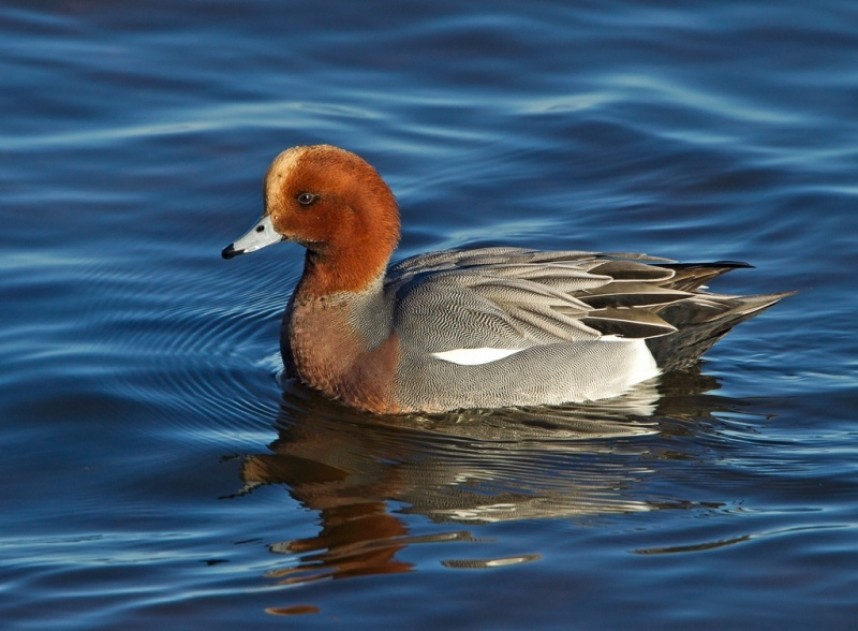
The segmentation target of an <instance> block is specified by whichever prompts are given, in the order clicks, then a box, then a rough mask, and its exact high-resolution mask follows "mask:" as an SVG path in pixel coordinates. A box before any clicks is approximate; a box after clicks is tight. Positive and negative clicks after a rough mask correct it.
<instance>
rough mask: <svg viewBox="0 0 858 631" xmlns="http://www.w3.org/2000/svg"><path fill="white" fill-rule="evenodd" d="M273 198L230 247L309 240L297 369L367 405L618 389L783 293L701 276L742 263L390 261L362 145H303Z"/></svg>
mask: <svg viewBox="0 0 858 631" xmlns="http://www.w3.org/2000/svg"><path fill="white" fill-rule="evenodd" d="M264 192H265V213H264V214H263V216H262V219H260V220H259V222H258V223H256V225H254V226H253V228H251V230H250V231H249V232H248V233H247V234H246V235H244V236H243V237H241V238H240V239H238V240H237V241H236V242H235V243H232V244H230V245H229V246H227V247H226V248H224V250H223V257H224V258H232V257H233V256H236V255H238V254H246V253H248V252H253V251H255V250H259V249H260V248H263V247H265V246H268V245H271V244H273V243H279V242H280V241H295V242H296V243H299V244H300V245H302V246H304V247H305V248H306V249H307V253H306V258H305V261H304V274H303V276H302V277H301V280H300V281H299V283H298V286H297V288H296V289H295V292H294V293H293V295H292V298H291V300H290V301H289V304H288V306H287V307H286V311H285V313H284V315H283V325H282V328H281V332H280V350H281V353H282V355H283V363H284V365H285V367H286V374H287V375H288V376H290V377H295V378H297V379H299V380H300V381H302V382H304V383H305V384H307V385H308V386H310V387H312V388H315V389H316V390H318V391H320V392H322V393H324V394H325V395H327V396H328V397H331V398H334V399H337V400H339V401H341V402H343V403H345V404H347V405H350V406H353V407H356V408H361V409H363V410H367V411H370V412H379V413H403V412H417V411H424V412H437V411H444V410H452V409H458V408H496V407H505V406H524V405H538V404H559V403H564V402H582V401H589V400H596V399H603V398H608V397H614V396H618V395H621V394H623V393H624V392H626V391H628V390H629V389H630V388H631V387H632V386H633V385H634V384H636V383H638V382H642V381H645V380H648V379H652V378H653V377H656V376H657V375H658V374H660V373H661V372H663V371H667V370H675V369H681V368H683V367H687V366H688V365H690V364H692V363H693V362H694V361H696V360H697V358H698V357H699V356H700V355H701V354H702V353H703V352H705V351H706V350H707V349H708V348H709V347H711V346H712V344H714V343H715V342H716V341H717V340H718V339H719V338H720V337H721V336H723V335H724V334H725V333H727V332H728V331H729V330H730V329H731V328H732V327H733V326H734V325H736V324H738V323H739V322H741V321H743V320H746V319H748V318H750V317H752V316H753V315H755V314H757V313H759V312H760V311H762V310H763V309H765V308H766V307H769V306H771V305H773V304H775V303H776V302H778V301H779V300H780V299H781V298H783V297H784V296H786V295H788V293H779V294H768V295H762V296H725V295H718V294H711V293H704V292H703V291H701V289H702V286H703V284H704V283H706V282H707V281H709V280H711V279H713V278H714V277H716V276H718V275H720V274H723V273H724V272H727V271H730V270H732V269H735V268H738V267H749V266H748V265H747V264H745V263H734V262H716V263H702V264H681V263H675V262H673V261H670V260H668V259H662V258H655V257H650V256H646V255H643V254H626V253H623V254H617V253H612V254H603V253H593V252H579V251H559V252H541V251H537V250H527V249H521V248H506V247H494V248H478V249H472V250H448V251H443V252H432V253H429V254H421V255H418V256H413V257H411V258H409V259H406V260H404V261H402V262H400V263H398V264H396V265H393V266H391V267H388V261H389V260H390V257H391V255H392V253H393V251H394V249H395V248H396V245H397V242H398V241H399V211H398V207H397V203H396V199H395V198H394V196H393V193H392V192H391V191H390V189H389V188H388V186H387V185H386V184H385V182H384V180H382V178H381V176H379V174H378V173H377V172H376V170H375V169H374V168H373V167H372V166H370V165H369V164H368V163H367V162H366V161H364V160H363V159H362V158H360V157H359V156H357V155H355V154H354V153H351V152H349V151H345V150H343V149H340V148H337V147H333V146H329V145H318V146H307V147H293V148H291V149H287V150H286V151H284V152H283V153H281V154H280V155H279V156H277V157H276V158H275V159H274V162H273V163H272V164H271V167H270V168H269V169H268V173H267V174H266V177H265V191H264Z"/></svg>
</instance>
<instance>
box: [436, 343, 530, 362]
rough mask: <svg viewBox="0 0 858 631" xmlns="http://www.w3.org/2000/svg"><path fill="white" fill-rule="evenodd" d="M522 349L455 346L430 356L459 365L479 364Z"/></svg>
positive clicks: (494, 360) (493, 360)
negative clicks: (450, 349)
mask: <svg viewBox="0 0 858 631" xmlns="http://www.w3.org/2000/svg"><path fill="white" fill-rule="evenodd" d="M523 350H524V349H523V348H488V347H483V348H456V349H454V350H452V351H442V352H440V353H432V357H437V358H438V359H441V360H443V361H445V362H450V363H451V364H459V365H460V366H479V365H480V364H490V363H491V362H496V361H498V360H499V359H503V358H504V357H509V356H510V355H514V354H515V353H518V352H521V351H523Z"/></svg>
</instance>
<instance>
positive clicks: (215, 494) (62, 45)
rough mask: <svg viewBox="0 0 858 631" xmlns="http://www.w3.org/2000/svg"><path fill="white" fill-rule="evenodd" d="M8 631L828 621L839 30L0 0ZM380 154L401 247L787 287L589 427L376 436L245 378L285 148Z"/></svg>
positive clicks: (261, 356)
mask: <svg viewBox="0 0 858 631" xmlns="http://www.w3.org/2000/svg"><path fill="white" fill-rule="evenodd" d="M0 77H2V79H0V82H1V83H2V90H0V121H2V124H0V147H2V150H0V156H2V169H0V212H2V217H3V226H4V229H3V230H2V231H0V242H1V243H2V248H3V249H2V252H3V259H2V275H0V301H2V310H0V323H2V326H0V356H2V357H3V362H2V373H0V393H2V396H0V440H2V445H3V447H4V450H3V458H2V460H0V480H2V482H0V498H2V505H3V507H4V510H3V511H2V516H0V586H2V587H0V620H2V621H3V624H2V627H3V628H9V629H61V628H62V629H117V628H122V629H152V628H157V627H160V628H170V629H173V628H175V629H188V628H207V629H232V628H279V627H281V626H283V625H292V626H294V625H302V626H308V627H313V626H316V627H321V628H327V627H328V626H336V625H341V626H342V625H350V627H354V628H378V626H380V625H382V624H383V625H387V626H389V627H391V628H402V627H408V628H415V629H417V628H427V629H429V628H439V627H442V626H446V627H459V628H461V627H480V628H522V627H535V628H569V627H570V625H574V626H575V628H581V629H585V628H600V629H603V628H619V627H622V628H628V627H635V628H660V629H671V628H675V629H687V628H690V627H691V626H693V627H694V628H699V629H723V628H725V627H727V626H731V627H739V628H758V629H767V628H768V629H784V628H830V629H847V628H853V626H854V624H855V623H854V620H855V618H856V615H858V597H856V594H858V574H856V571H855V570H856V568H858V466H856V462H858V430H856V424H855V409H856V408H858V362H856V357H858V337H856V335H855V333H856V327H855V313H856V307H858V299H856V297H855V296H856V293H855V291H854V287H855V282H854V274H855V270H856V268H858V254H856V252H858V209H856V201H858V186H856V178H855V176H856V164H858V149H856V147H858V122H856V121H858V119H856V116H855V114H856V107H858V87H857V86H858V7H856V6H855V3H854V2H852V1H851V0H840V1H838V0H820V1H819V2H814V3H804V2H798V1H797V0H788V1H787V2H779V3H774V2H763V1H761V0H757V1H752V2H699V3H694V4H689V6H686V7H680V6H677V5H676V4H675V3H670V2H635V1H631V0H630V1H626V2H620V1H608V2H581V3H575V4H574V5H573V4H572V3H566V2H529V3H526V6H525V4H522V3H513V2H499V1H498V2H488V1H478V2H469V3H466V4H462V3H458V2H437V1H436V2H425V3H423V2H420V3H405V4H403V3H397V2H391V1H385V0H372V1H370V2H363V3H352V2H329V3H325V5H324V7H322V6H320V5H318V4H314V3H277V2H270V1H264V0H253V1H249V2H243V3H201V2H180V3H176V2H162V1H157V0H156V1H154V2H149V3H145V5H140V4H139V3H130V2H124V3H123V2H114V3H103V2H94V1H76V2H72V1H67V2H58V1H53V2H51V1H46V2H41V3H37V4H31V3H18V2H14V1H13V2H11V3H9V2H7V3H6V4H4V6H3V7H2V8H0ZM315 142H328V143H332V144H337V145H341V146H344V147H346V148H349V149H351V150H354V151H357V152H358V153H360V154H362V155H364V156H365V157H367V158H368V159H369V160H370V161H371V162H372V163H373V164H374V165H376V166H377V167H378V169H379V170H380V171H381V173H382V174H383V175H384V176H385V178H386V179H387V180H388V182H389V183H390V184H391V185H392V187H393V188H394V190H395V191H396V193H397V195H398V197H399V200H400V203H401V205H402V208H403V218H404V226H405V228H404V235H403V241H402V246H401V248H400V251H399V253H398V256H405V255H410V254H414V253H417V252H421V251H425V250H431V249H439V248H444V247H451V246H468V245H478V244H479V245H482V244H506V245H518V246H526V247H539V248H545V249H550V248H582V249H597V250H632V251H645V252H649V253H651V254H657V255H662V256H668V257H672V258H677V259H681V260H707V259H735V260H747V261H749V262H751V263H753V264H754V265H756V266H757V269H755V270H741V271H738V272H735V273H734V274H731V275H730V277H728V278H725V279H723V281H720V282H719V284H718V287H717V288H718V289H719V290H722V291H731V292H736V293H753V292H770V291H781V290H789V289H798V290H800V291H801V293H799V294H798V295H797V296H796V297H793V298H790V299H789V300H787V301H785V302H784V303H782V304H781V305H779V306H778V307H776V308H774V309H772V310H771V311H769V312H767V313H766V314H765V315H764V316H761V317H760V318H758V319H756V320H754V321H753V322H750V323H748V324H745V325H743V326H742V327H740V328H739V329H737V330H736V331H734V332H733V333H732V334H731V335H730V336H729V337H727V338H726V339H725V340H724V341H723V342H721V343H720V344H719V345H718V346H717V347H716V348H715V349H714V350H713V351H712V352H711V353H710V354H709V355H708V357H707V360H706V362H704V364H703V365H702V366H701V369H700V371H699V373H696V374H690V375H685V376H682V377H675V378H668V379H665V380H664V382H663V383H661V384H660V385H659V386H658V388H657V389H655V390H650V391H642V392H639V393H637V394H636V397H635V398H634V399H633V400H631V401H625V402H620V403H616V404H614V405H613V406H606V405H600V406H580V407H574V406H569V407H567V408H563V409H559V410H528V411H523V412H516V413H513V412H496V413H488V412H484V413H469V414H463V415H454V416H450V417H443V418H410V419H408V418H404V419H387V420H382V419H375V418H372V417H368V416H366V415H361V414H357V413H353V412H349V411H344V410H342V409H340V408H338V407H336V406H334V405H332V404H329V403H327V402H325V401H322V400H319V398H318V397H316V396H315V395H313V394H312V393H309V392H306V391H305V390H303V389H302V388H300V387H298V386H296V385H294V384H286V385H283V386H281V384H280V383H279V382H278V380H277V373H278V370H279V367H280V366H279V359H278V357H277V329H278V322H279V317H280V312H281V309H282V307H283V305H284V304H285V302H286V300H287V298H288V295H289V292H290V290H291V287H292V286H293V284H294V282H295V280H296V279H297V278H298V276H299V274H300V266H301V260H302V259H301V252H300V250H299V248H297V247H287V246H282V247H279V248H272V249H269V250H266V251H265V252H262V253H259V254H256V255H254V256H253V257H247V258H242V259H239V260H236V261H231V262H229V263H226V262H224V261H222V260H221V259H220V256H219V254H220V249H221V248H222V247H223V246H224V245H226V244H227V243H228V242H230V241H231V240H233V239H234V238H235V237H236V236H238V235H239V234H240V233H241V231H242V230H243V229H245V228H246V227H247V225H248V224H249V223H250V222H251V221H252V220H253V219H254V218H255V217H256V216H257V215H258V213H259V212H260V211H261V199H260V197H261V196H260V183H261V178H262V175H263V173H264V171H265V169H266V167H267V165H268V162H269V161H270V160H271V158H272V157H273V156H274V155H276V154H277V153H278V152H279V151H280V150H281V149H283V148H284V147H286V146H290V145H294V144H302V143H315Z"/></svg>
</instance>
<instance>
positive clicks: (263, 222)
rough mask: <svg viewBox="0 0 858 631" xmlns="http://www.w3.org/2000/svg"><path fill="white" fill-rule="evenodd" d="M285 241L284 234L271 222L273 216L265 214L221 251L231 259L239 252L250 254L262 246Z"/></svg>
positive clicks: (224, 256)
mask: <svg viewBox="0 0 858 631" xmlns="http://www.w3.org/2000/svg"><path fill="white" fill-rule="evenodd" d="M281 241H283V236H282V235H281V234H280V233H279V232H277V231H276V230H275V229H274V224H272V223H271V217H270V216H268V215H263V216H262V218H261V219H260V220H259V221H257V222H256V223H255V224H253V227H252V228H251V229H250V230H248V231H247V234H245V235H244V236H243V237H241V238H240V239H236V240H235V241H234V242H233V243H230V244H229V245H228V246H226V247H225V248H224V249H223V251H222V252H221V253H220V254H221V256H222V257H223V258H225V259H231V258H232V257H234V256H238V255H239V254H249V253H250V252H256V250H261V249H262V248H264V247H266V246H269V245H274V244H275V243H280V242H281Z"/></svg>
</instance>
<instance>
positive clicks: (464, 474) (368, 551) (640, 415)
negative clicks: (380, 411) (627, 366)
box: [230, 371, 744, 584]
mask: <svg viewBox="0 0 858 631" xmlns="http://www.w3.org/2000/svg"><path fill="white" fill-rule="evenodd" d="M717 388H718V383H717V381H716V380H715V379H714V378H712V377H708V376H704V375H701V374H700V373H699V372H696V371H695V372H689V373H683V374H677V375H670V376H667V377H664V378H662V380H661V382H660V383H658V384H645V385H643V386H642V387H641V388H639V389H638V390H637V391H635V392H633V393H631V394H630V395H628V396H626V397H623V398H620V399H615V400H611V401H607V402H601V403H599V404H598V405H596V404H588V405H574V406H572V405H570V406H564V407H552V408H532V409H505V410H479V411H470V412H457V413H450V414H444V415H431V416H391V417H379V416H372V415H367V414H363V413H360V412H356V411H354V410H350V409H346V408H343V407H341V406H339V405H336V404H334V403H331V402H329V401H326V400H324V399H322V398H320V397H318V396H317V395H315V394H314V393H312V392H309V391H307V390H306V389H304V388H302V387H300V386H298V385H295V384H291V383H289V384H285V386H284V394H283V399H282V402H281V406H280V410H279V414H278V417H277V420H276V427H277V429H278V433H279V436H278V438H277V439H276V440H275V441H274V442H273V443H271V444H270V445H269V446H268V452H266V453H255V454H247V455H245V456H243V460H242V466H241V477H242V480H243V482H244V487H243V489H241V490H240V491H239V492H237V493H235V494H233V495H231V496H230V497H231V498H233V499H238V498H241V497H243V496H245V495H247V494H249V493H252V492H253V490H254V489H256V488H258V487H260V486H262V485H284V487H285V489H286V491H287V492H288V493H289V494H290V495H291V497H293V498H294V499H295V500H296V501H298V502H299V503H300V504H301V505H303V506H304V507H306V508H308V509H310V510H313V511H316V512H318V514H319V521H320V523H321V527H320V529H319V532H318V534H316V535H315V536H312V537H307V538H303V539H292V540H287V541H280V542H277V543H272V544H270V546H269V548H270V550H271V552H272V553H275V554H284V555H288V556H289V557H291V558H289V559H288V560H287V559H284V567H283V568H281V569H278V570H274V571H272V572H269V574H268V576H269V578H272V579H275V580H277V581H278V582H282V583H284V584H295V583H307V582H313V581H318V580H325V579H332V578H346V577H354V576H365V575H373V574H394V573H400V572H408V571H411V570H412V569H413V564H411V563H409V562H405V561H402V560H399V559H398V558H397V553H398V552H399V551H401V550H403V549H404V548H406V547H409V546H413V545H416V544H419V543H426V542H444V541H449V542H455V541H460V542H461V541H473V540H475V536H474V535H473V534H472V533H471V531H470V530H469V529H468V526H474V525H476V524H485V523H492V522H509V521H515V520H533V519H547V518H589V517H593V516H599V515H610V514H618V513H632V512H643V511H654V510H661V509H665V508H680V509H681V508H688V507H691V506H693V505H694V503H693V502H691V501H688V500H683V499H682V498H676V499H675V500H670V501H664V500H663V499H662V500H658V501H655V500H651V499H650V500H648V499H646V493H642V492H640V491H639V490H638V487H640V486H641V485H642V484H643V483H644V482H646V481H649V480H651V479H652V477H653V476H657V475H658V473H659V471H660V470H661V468H662V467H663V466H664V462H665V460H687V459H695V458H700V457H701V454H700V453H699V450H697V449H696V448H695V447H694V445H695V441H694V440H676V438H677V437H679V438H680V439H681V438H683V437H688V438H691V439H693V437H694V435H695V433H696V432H699V431H701V429H702V428H705V427H707V426H709V427H711V425H712V424H713V423H718V422H719V421H718V419H717V418H716V417H715V416H713V415H714V414H716V413H718V412H725V411H736V410H741V408H743V407H744V404H743V402H742V401H739V400H735V399H728V398H725V397H720V396H716V395H713V394H709V393H711V392H712V391H713V390H716V389H717ZM666 438H670V439H671V440H670V445H671V446H670V449H665V448H664V442H665V439H666ZM677 445H688V446H689V447H688V449H687V451H683V449H682V448H681V447H680V448H677ZM703 457H705V456H703ZM409 515H421V516H424V517H425V518H428V519H430V520H431V521H432V522H434V523H436V524H442V525H448V526H449V528H444V529H442V530H440V531H439V530H438V529H437V528H436V529H433V534H430V535H414V534H412V533H411V532H410V531H409V527H408V517H407V516H409ZM538 558H539V553H538V552H534V553H532V554H526V555H521V556H517V557H509V558H490V559H462V558H452V559H449V560H448V561H446V562H445V563H444V565H446V566H447V567H455V568H460V567H461V568H491V567H498V566H506V565H511V564H517V563H526V562H529V561H533V560H536V559H538Z"/></svg>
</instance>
